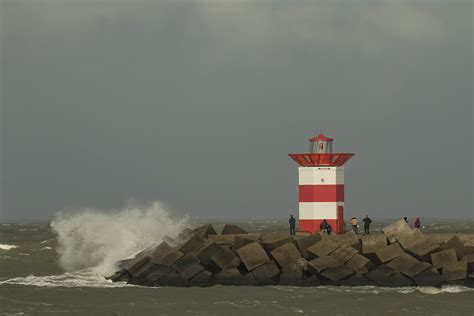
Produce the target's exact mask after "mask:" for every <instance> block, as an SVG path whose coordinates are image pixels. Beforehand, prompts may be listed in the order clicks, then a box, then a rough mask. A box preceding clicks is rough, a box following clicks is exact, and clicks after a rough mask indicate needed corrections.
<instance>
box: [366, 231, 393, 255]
mask: <svg viewBox="0 0 474 316" xmlns="http://www.w3.org/2000/svg"><path fill="white" fill-rule="evenodd" d="M385 246H387V237H385V235H364V236H362V254H364V255H365V254H371V253H375V252H376V251H377V250H378V249H379V248H383V247H385Z"/></svg>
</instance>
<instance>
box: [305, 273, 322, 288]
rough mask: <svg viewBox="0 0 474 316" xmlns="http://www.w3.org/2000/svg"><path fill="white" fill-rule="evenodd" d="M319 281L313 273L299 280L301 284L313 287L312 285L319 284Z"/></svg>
mask: <svg viewBox="0 0 474 316" xmlns="http://www.w3.org/2000/svg"><path fill="white" fill-rule="evenodd" d="M320 285H321V282H320V281H319V278H318V277H317V276H315V275H312V276H310V277H308V278H304V279H303V281H302V282H301V286H306V287H313V286H320Z"/></svg>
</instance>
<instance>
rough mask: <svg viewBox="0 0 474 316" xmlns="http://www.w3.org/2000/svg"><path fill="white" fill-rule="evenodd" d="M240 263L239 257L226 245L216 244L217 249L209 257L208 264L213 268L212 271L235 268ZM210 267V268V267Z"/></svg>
mask: <svg viewBox="0 0 474 316" xmlns="http://www.w3.org/2000/svg"><path fill="white" fill-rule="evenodd" d="M240 263H241V261H240V259H239V257H237V256H236V255H235V254H234V252H233V251H232V250H230V249H229V248H226V247H222V246H218V249H217V251H216V252H215V253H214V255H213V256H212V257H211V261H210V262H209V266H211V267H212V268H214V269H213V270H214V271H216V272H217V271H220V270H229V269H233V268H237V267H238V266H239V264H240ZM212 268H211V269H212Z"/></svg>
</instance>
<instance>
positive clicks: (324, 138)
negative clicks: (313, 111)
mask: <svg viewBox="0 0 474 316" xmlns="http://www.w3.org/2000/svg"><path fill="white" fill-rule="evenodd" d="M332 140H333V139H332V138H329V137H327V136H326V135H324V134H319V135H318V136H314V137H311V138H310V139H309V141H310V142H316V141H332Z"/></svg>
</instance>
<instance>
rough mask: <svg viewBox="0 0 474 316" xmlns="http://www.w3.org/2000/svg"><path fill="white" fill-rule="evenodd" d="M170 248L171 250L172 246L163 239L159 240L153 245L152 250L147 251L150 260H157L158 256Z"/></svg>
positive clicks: (164, 253)
mask: <svg viewBox="0 0 474 316" xmlns="http://www.w3.org/2000/svg"><path fill="white" fill-rule="evenodd" d="M171 250H173V248H172V247H171V246H170V245H168V243H167V242H164V241H163V242H161V243H160V244H159V245H157V246H156V247H154V249H153V251H151V252H150V253H149V257H150V261H151V262H154V261H156V260H158V259H159V258H161V257H163V256H164V255H166V254H167V253H168V252H170V251H171Z"/></svg>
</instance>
